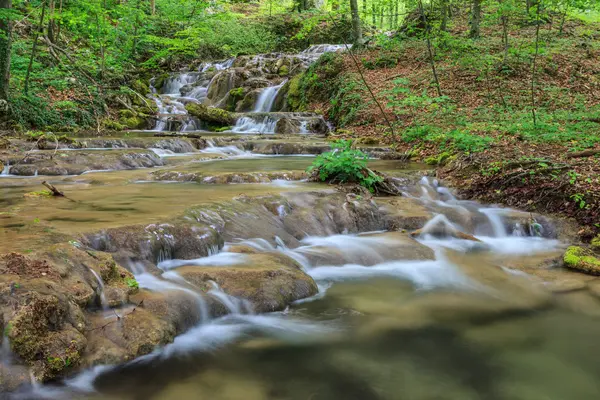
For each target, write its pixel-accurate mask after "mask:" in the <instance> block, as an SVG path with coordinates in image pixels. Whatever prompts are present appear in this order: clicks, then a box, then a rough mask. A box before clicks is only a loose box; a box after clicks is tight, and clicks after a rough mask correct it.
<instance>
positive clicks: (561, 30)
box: [558, 3, 569, 35]
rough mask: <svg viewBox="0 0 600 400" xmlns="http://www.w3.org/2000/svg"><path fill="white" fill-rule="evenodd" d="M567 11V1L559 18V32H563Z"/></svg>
mask: <svg viewBox="0 0 600 400" xmlns="http://www.w3.org/2000/svg"><path fill="white" fill-rule="evenodd" d="M568 12H569V3H567V4H566V5H565V12H563V15H562V18H561V19H560V29H559V31H558V33H559V34H561V35H562V34H563V31H564V29H565V21H566V20H567V13H568Z"/></svg>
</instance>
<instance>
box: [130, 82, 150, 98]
mask: <svg viewBox="0 0 600 400" xmlns="http://www.w3.org/2000/svg"><path fill="white" fill-rule="evenodd" d="M131 87H132V88H133V90H135V91H136V92H138V93H139V94H141V95H143V96H145V95H147V94H148V93H150V87H148V85H147V84H146V83H145V82H143V81H142V80H140V79H138V80H136V81H135V82H133V83H132V84H131Z"/></svg>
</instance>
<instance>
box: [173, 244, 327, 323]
mask: <svg viewBox="0 0 600 400" xmlns="http://www.w3.org/2000/svg"><path fill="white" fill-rule="evenodd" d="M245 256H246V258H247V261H245V262H244V263H243V264H236V265H232V266H227V267H223V266H202V267H198V266H184V267H181V268H178V269H177V272H178V273H179V274H180V275H181V276H182V277H184V278H185V279H186V280H187V281H189V282H191V283H193V284H194V285H196V286H198V287H201V288H205V289H209V288H210V284H209V281H214V282H216V283H217V284H218V285H219V286H220V287H221V289H222V290H223V291H224V292H225V293H227V294H228V295H231V296H235V297H237V298H240V299H244V300H247V301H249V302H250V303H251V305H252V307H253V309H254V311H255V312H272V311H280V310H283V309H285V307H286V306H287V305H289V304H290V303H292V302H293V301H295V300H299V299H303V298H306V297H310V296H313V295H315V294H316V293H317V292H318V289H317V285H316V284H315V282H314V281H313V279H312V278H311V277H310V276H308V275H307V274H305V273H304V272H303V271H302V269H301V267H300V265H298V263H297V262H295V261H294V260H292V259H291V258H289V257H286V256H284V255H282V254H279V253H261V254H245Z"/></svg>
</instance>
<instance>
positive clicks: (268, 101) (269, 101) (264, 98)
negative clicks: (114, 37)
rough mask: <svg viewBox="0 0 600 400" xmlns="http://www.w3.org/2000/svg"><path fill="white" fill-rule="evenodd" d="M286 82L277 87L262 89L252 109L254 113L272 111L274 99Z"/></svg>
mask: <svg viewBox="0 0 600 400" xmlns="http://www.w3.org/2000/svg"><path fill="white" fill-rule="evenodd" d="M286 82H287V80H285V81H283V82H282V83H280V84H279V85H276V86H269V87H268V88H266V89H264V90H263V91H262V92H261V94H260V96H259V97H258V100H257V102H256V106H255V107H254V112H270V111H272V109H273V103H275V99H276V98H277V95H278V94H279V91H280V90H281V88H282V87H283V86H284V85H285V84H286Z"/></svg>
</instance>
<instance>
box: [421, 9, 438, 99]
mask: <svg viewBox="0 0 600 400" xmlns="http://www.w3.org/2000/svg"><path fill="white" fill-rule="evenodd" d="M419 12H420V14H421V20H422V21H423V25H424V26H425V38H426V39H427V53H428V54H429V64H430V65H431V73H432V74H433V80H434V82H435V88H436V90H437V94H438V96H439V97H442V87H441V86H440V80H439V78H438V74H437V69H436V67H435V60H434V59H433V48H432V46H431V38H430V37H429V35H430V33H431V27H430V26H429V21H428V20H427V17H426V16H425V9H424V8H423V0H419Z"/></svg>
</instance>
